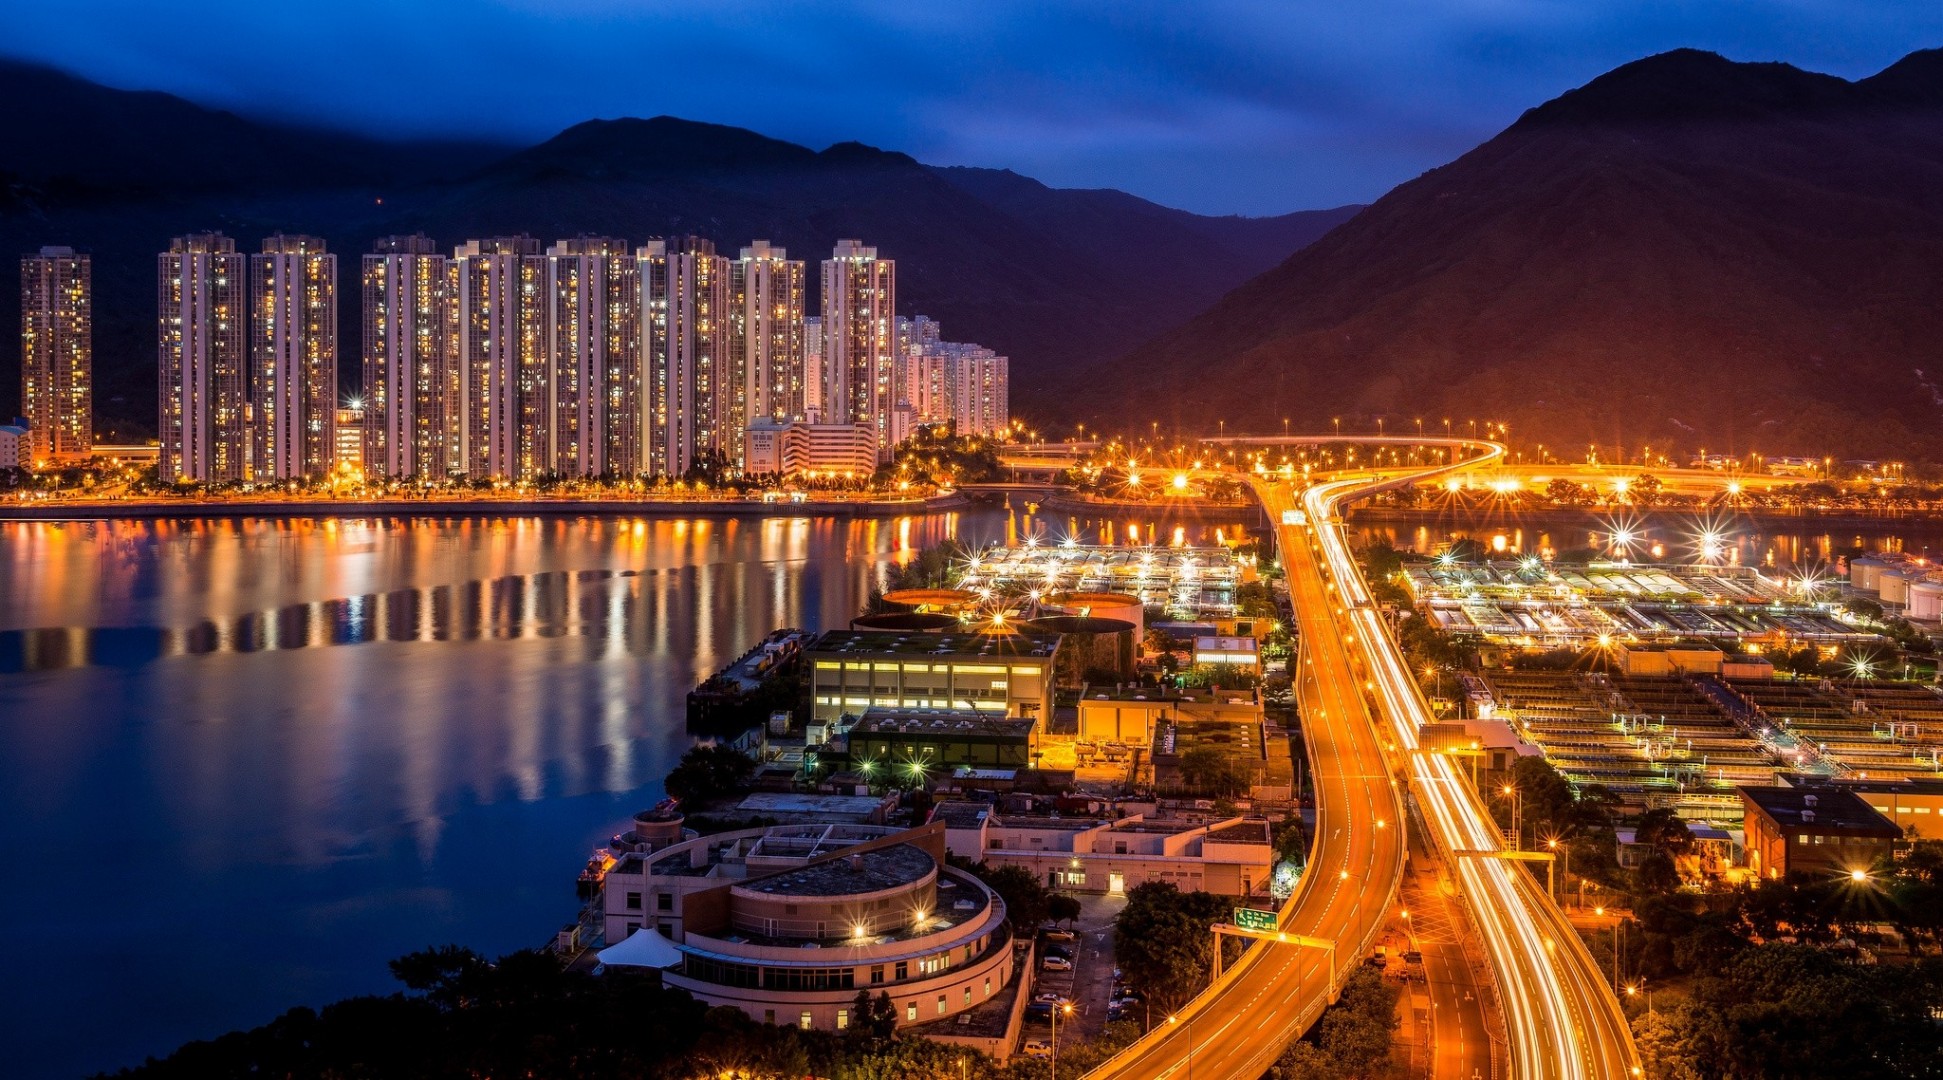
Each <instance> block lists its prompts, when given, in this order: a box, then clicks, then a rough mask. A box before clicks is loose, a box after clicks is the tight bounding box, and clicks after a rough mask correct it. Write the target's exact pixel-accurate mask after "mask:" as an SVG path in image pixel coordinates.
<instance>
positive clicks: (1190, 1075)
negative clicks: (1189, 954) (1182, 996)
mask: <svg viewBox="0 0 1943 1080" xmlns="http://www.w3.org/2000/svg"><path fill="white" fill-rule="evenodd" d="M1220 947H1221V943H1220V941H1219V940H1217V941H1216V942H1215V948H1217V949H1219V948H1220ZM1167 1022H1168V1023H1170V1024H1178V1023H1180V1022H1181V1018H1180V1017H1179V1016H1175V1015H1171V1014H1170V1015H1169V1016H1168V1017H1167ZM1187 1080H1194V1021H1193V1020H1192V1019H1190V1020H1188V1022H1187Z"/></svg>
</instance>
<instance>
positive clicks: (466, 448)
mask: <svg viewBox="0 0 1943 1080" xmlns="http://www.w3.org/2000/svg"><path fill="white" fill-rule="evenodd" d="M545 274H546V263H545V261H544V260H543V259H542V258H540V244H539V241H537V240H535V239H533V238H532V237H530V236H501V237H494V238H492V239H488V240H469V241H467V242H466V243H463V244H460V245H459V246H458V247H457V248H456V249H455V250H454V251H453V252H452V258H451V261H449V262H448V263H447V264H446V290H447V296H448V299H447V305H446V312H447V316H446V350H447V355H448V358H449V362H450V364H451V365H452V367H453V368H454V369H455V371H456V373H457V375H458V381H459V407H460V410H461V417H462V420H461V423H460V424H459V462H460V468H461V470H462V471H463V472H465V473H466V474H467V475H469V476H473V477H480V478H493V479H502V480H529V479H532V478H533V477H535V476H537V475H539V474H540V473H541V472H543V471H545V469H544V468H543V466H542V463H541V456H542V453H543V448H544V447H546V446H547V445H548V444H549V442H550V436H549V429H550V426H551V425H550V424H548V423H547V416H546V381H547V380H546V378H545V374H546V360H547V358H546V352H545V349H544V347H543V342H542V338H543V333H542V330H543V322H544V312H545V303H544V298H543V296H542V289H543V282H544V278H545Z"/></svg>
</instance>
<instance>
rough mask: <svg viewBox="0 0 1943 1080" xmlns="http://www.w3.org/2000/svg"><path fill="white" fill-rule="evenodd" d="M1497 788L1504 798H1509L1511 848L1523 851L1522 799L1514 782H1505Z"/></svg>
mask: <svg viewBox="0 0 1943 1080" xmlns="http://www.w3.org/2000/svg"><path fill="white" fill-rule="evenodd" d="M1499 790H1500V791H1502V792H1503V793H1504V796H1505V798H1507V799H1510V800H1511V849H1512V850H1513V851H1523V850H1525V827H1524V822H1523V818H1522V811H1523V810H1524V806H1523V803H1524V800H1523V799H1522V798H1520V792H1519V791H1518V785H1516V784H1506V785H1505V786H1504V787H1502V788H1500V789H1499Z"/></svg>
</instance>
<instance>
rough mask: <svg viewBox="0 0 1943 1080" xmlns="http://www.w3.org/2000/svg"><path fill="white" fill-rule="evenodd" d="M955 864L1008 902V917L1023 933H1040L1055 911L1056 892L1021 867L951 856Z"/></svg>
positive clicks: (1006, 911)
mask: <svg viewBox="0 0 1943 1080" xmlns="http://www.w3.org/2000/svg"><path fill="white" fill-rule="evenodd" d="M952 865H953V866H956V867H958V868H959V869H961V870H965V871H967V872H969V873H971V874H973V875H975V876H976V877H977V878H978V879H979V880H980V881H983V882H984V883H985V884H986V886H987V887H989V888H990V889H991V890H992V891H993V892H995V893H997V894H998V895H999V899H1001V900H1003V901H1005V914H1006V917H1007V918H1009V919H1011V920H1012V927H1013V930H1014V931H1015V932H1017V933H1021V934H1032V933H1036V932H1038V929H1039V927H1040V926H1041V925H1042V924H1044V923H1045V921H1046V919H1047V917H1048V915H1050V913H1051V911H1052V902H1053V899H1054V897H1053V892H1052V890H1051V889H1048V888H1046V883H1045V882H1043V881H1040V880H1039V875H1037V874H1035V873H1033V872H1032V871H1030V870H1027V869H1025V868H1024V867H1019V866H992V865H991V864H989V863H983V862H978V863H974V862H971V861H969V860H965V859H959V858H956V857H953V858H952Z"/></svg>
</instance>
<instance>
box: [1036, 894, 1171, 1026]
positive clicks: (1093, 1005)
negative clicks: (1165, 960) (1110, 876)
mask: <svg viewBox="0 0 1943 1080" xmlns="http://www.w3.org/2000/svg"><path fill="white" fill-rule="evenodd" d="M1079 901H1080V909H1081V911H1080V917H1079V920H1078V921H1077V922H1075V923H1074V924H1073V940H1072V941H1061V940H1044V939H1042V941H1041V948H1042V949H1043V948H1046V947H1051V948H1055V949H1063V950H1065V951H1067V952H1070V953H1072V960H1073V969H1072V970H1071V971H1048V970H1045V969H1044V968H1043V966H1042V967H1041V970H1040V971H1039V972H1038V973H1037V975H1038V983H1037V985H1035V986H1034V987H1033V995H1034V998H1035V999H1042V997H1043V995H1048V994H1056V995H1058V996H1059V998H1061V999H1062V1000H1065V1001H1070V1002H1071V1003H1072V1005H1073V1011H1072V1013H1071V1014H1070V1015H1069V1014H1066V1013H1061V1014H1060V1017H1059V1039H1060V1042H1061V1043H1062V1044H1063V1043H1064V1042H1065V1041H1066V1040H1067V1039H1089V1038H1092V1037H1093V1036H1095V1035H1098V1034H1099V1033H1100V1032H1101V1031H1102V1030H1103V1029H1104V1028H1105V1027H1106V1024H1107V1005H1108V1001H1107V996H1108V994H1109V993H1110V992H1111V991H1112V989H1113V966H1114V964H1113V920H1114V918H1115V917H1116V916H1118V915H1119V914H1120V910H1121V909H1122V908H1124V907H1126V906H1127V901H1126V897H1124V896H1081V897H1080V898H1079ZM1037 1015H1039V1014H1038V1013H1036V1012H1035V1013H1031V1014H1028V1022H1027V1023H1026V1025H1025V1039H1026V1041H1028V1042H1030V1041H1033V1040H1043V1039H1046V1038H1047V1037H1048V1035H1049V1027H1048V1025H1047V1023H1046V1022H1045V1021H1044V1020H1043V1019H1033V1017H1035V1016H1037ZM1128 1019H1131V1020H1134V1021H1136V1022H1138V1021H1140V1020H1141V1019H1142V1017H1140V1016H1129V1017H1128Z"/></svg>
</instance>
